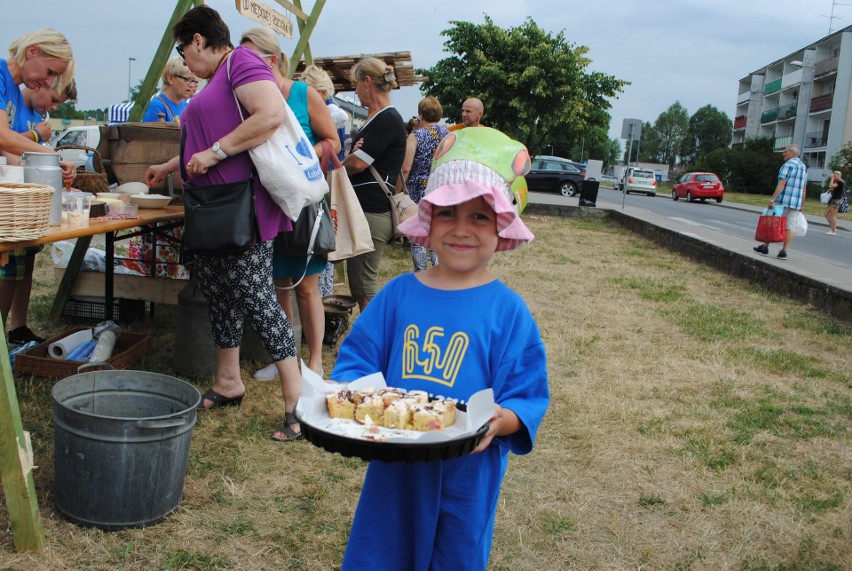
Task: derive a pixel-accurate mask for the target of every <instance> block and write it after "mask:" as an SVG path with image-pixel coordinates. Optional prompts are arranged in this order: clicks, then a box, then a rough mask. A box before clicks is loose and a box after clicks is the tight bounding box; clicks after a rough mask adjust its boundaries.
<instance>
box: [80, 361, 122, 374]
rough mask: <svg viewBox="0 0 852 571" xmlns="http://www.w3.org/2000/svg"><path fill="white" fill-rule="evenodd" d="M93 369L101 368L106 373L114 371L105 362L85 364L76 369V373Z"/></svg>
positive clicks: (113, 368)
mask: <svg viewBox="0 0 852 571" xmlns="http://www.w3.org/2000/svg"><path fill="white" fill-rule="evenodd" d="M94 367H103V368H104V370H107V371H115V367H113V366H112V365H110V364H109V363H107V362H106V361H95V362H93V363H85V364H83V365H80V366H79V367H77V372H78V373H82V372H83V371H85V370H86V369H93V368H94Z"/></svg>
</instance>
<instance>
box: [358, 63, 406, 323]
mask: <svg viewBox="0 0 852 571" xmlns="http://www.w3.org/2000/svg"><path fill="white" fill-rule="evenodd" d="M350 79H351V81H352V82H353V83H354V84H355V93H356V94H357V95H358V99H360V101H361V104H362V105H364V106H365V107H367V111H368V113H367V122H366V123H364V125H363V126H362V127H361V129H360V130H359V131H358V135H357V137H356V138H355V139H353V141H352V143H353V144H352V151H351V152H350V154H349V155H347V157H346V159H344V161H343V166H345V167H346V172H347V173H348V174H349V180H350V181H351V182H352V187H353V188H354V189H355V194H356V195H357V196H358V202H360V203H361V208H362V209H363V210H364V215H365V216H366V217H367V222H368V223H369V225H370V234H371V235H372V238H373V246H374V247H375V250H374V251H372V252H368V253H366V254H361V255H360V256H355V257H354V258H350V259H348V260H347V261H346V271H347V273H348V274H349V289H350V291H351V292H352V295H353V296H354V297H355V299H357V300H358V305H359V307H360V308H361V310H362V311H363V310H364V308H365V307H366V306H367V303H369V301H370V300H371V299H372V298H373V297H374V296H375V295H376V293H378V291H379V264H380V263H381V261H382V255H383V254H384V251H385V245H386V244H387V243H388V242H389V241H390V240H391V239H392V238H393V222H392V220H391V213H390V201H389V200H388V197H387V194H385V191H384V190H383V189H382V187H381V186H380V185H379V182H378V181H377V180H376V178H375V176H374V175H373V173H372V171H371V170H370V167H371V166H372V167H374V168H375V170H376V171H378V173H379V178H381V180H382V181H383V182H384V183H385V186H386V188H387V189H388V190H389V191H390V192H395V190H394V189H395V188H396V179H397V177H398V176H399V174H400V169H401V167H402V159H403V158H404V157H405V137H406V135H405V122H404V121H403V120H402V116H400V114H399V112H398V111H397V110H396V109H395V108H394V107H391V102H390V90H391V89H393V88H394V87H396V86H397V83H396V76H395V75H394V71H393V68H392V67H390V66H389V65H387V64H385V63H384V62H383V61H381V60H379V59H376V58H364V59H362V60H360V61H359V62H358V63H356V64H355V65H354V66H352V71H351V73H350Z"/></svg>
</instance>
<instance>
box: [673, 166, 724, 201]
mask: <svg viewBox="0 0 852 571" xmlns="http://www.w3.org/2000/svg"><path fill="white" fill-rule="evenodd" d="M724 196H725V187H724V186H722V181H721V180H719V177H718V176H716V175H715V174H713V173H712V172H688V173H686V174H684V175H683V176H681V177H680V178H679V179H677V182H676V183H675V184H674V186H673V187H672V200H677V199H678V198H685V199H687V200H688V201H689V202H692V201H694V200H700V201H701V202H704V201H706V200H707V199H708V198H715V199H716V202H722V199H723V198H724Z"/></svg>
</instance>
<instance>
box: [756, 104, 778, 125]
mask: <svg viewBox="0 0 852 571" xmlns="http://www.w3.org/2000/svg"><path fill="white" fill-rule="evenodd" d="M777 120H778V108H777V107H776V108H775V109H770V110H768V111H764V112H763V113H761V114H760V122H761V123H771V122H772V121H777Z"/></svg>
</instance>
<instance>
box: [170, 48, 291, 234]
mask: <svg viewBox="0 0 852 571" xmlns="http://www.w3.org/2000/svg"><path fill="white" fill-rule="evenodd" d="M230 58H231V82H232V84H233V86H234V87H239V86H241V85H247V84H249V83H254V82H255V81H274V79H273V77H272V71H270V69H269V66H268V65H266V62H264V61H263V59H261V57H260V56H259V55H257V54H256V53H254V52H253V51H251V50H250V49H248V48H243V47H238V48H237V49H235V50H234V52H233V54H231V56H230ZM227 65H228V62H227V61H223V62H222V66H221V67H220V68H219V69H218V70H217V71H216V73H214V74H213V77H212V78H211V79H210V81H209V82H208V83H207V85H206V86H205V87H204V89H202V90H201V91H199V92H198V94H197V95H195V96H194V97H193V98H192V100H191V101H190V102H189V105H188V106H187V108H186V109H185V110H184V112H183V114H182V115H181V117H180V122H181V128H182V129H184V131H185V133H186V143H185V148H184V154H183V156H182V157H181V161H182V162H183V164H186V163H187V161H189V159H190V158H191V157H192V155H194V154H195V153H198V152H200V151H203V150H205V149H209V148H210V147H212V146H213V143H215V142H216V141H218V140H219V139H221V138H223V137H224V136H225V135H227V134H228V133H230V132H231V131H233V130H234V129H236V128H237V126H238V125H239V124H240V114H239V111H238V110H237V104H236V102H235V101H234V93H233V91H232V89H231V84H230V83H228V68H227ZM243 115H244V116H245V117H246V118H248V113H247V112H246V111H245V109H244V110H243ZM252 170H253V165H252V162H251V157H250V156H249V154H248V151H246V152H243V153H239V154H236V155H233V156H230V157H228V158H227V159H225V160H224V161H222V162H220V163H219V164H218V165H216V166H215V167H212V168H211V169H209V170H208V171H207V172H206V173H205V174H203V175H193V176H192V177H191V178H190V180H189V182H188V184H189V185H190V186H212V185H216V184H225V183H229V182H239V181H241V180H246V179H247V178H248V177H249V176H250V175H251V172H252ZM185 184H187V183H185ZM254 204H255V210H256V212H257V224H258V230H259V232H260V239H261V240H264V241H265V240H271V239H272V238H274V237H275V236H276V235H278V233H279V232H284V231H290V230H292V228H293V227H292V226H291V224H290V219H289V218H287V216H286V215H285V214H284V213H283V212H282V211H281V209H280V208H279V207H278V205H277V204H275V202H274V201H273V200H272V197H270V196H269V193H267V192H266V189H265V188H264V187H263V185H262V184H260V179H259V178H258V176H257V173H255V175H254Z"/></svg>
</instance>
